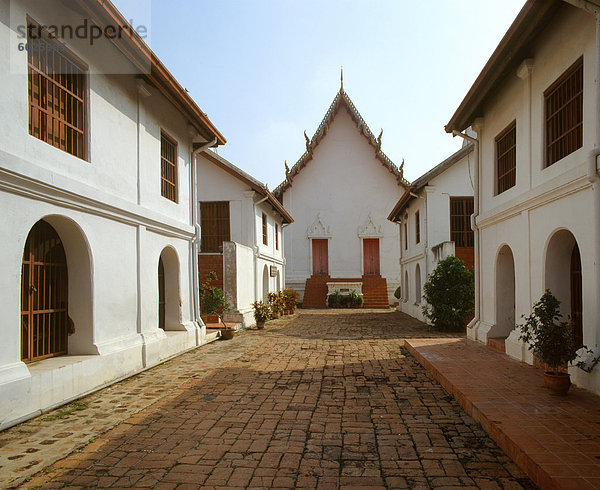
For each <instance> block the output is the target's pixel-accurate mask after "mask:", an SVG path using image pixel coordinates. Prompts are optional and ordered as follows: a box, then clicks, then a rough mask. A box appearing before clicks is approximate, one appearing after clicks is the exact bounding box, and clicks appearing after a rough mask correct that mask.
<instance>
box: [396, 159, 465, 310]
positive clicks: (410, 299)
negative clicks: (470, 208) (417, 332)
mask: <svg viewBox="0 0 600 490" xmlns="http://www.w3.org/2000/svg"><path fill="white" fill-rule="evenodd" d="M473 164H474V157H473V153H472V152H471V153H468V154H467V155H466V156H464V157H463V158H461V159H460V160H459V161H457V162H456V163H454V164H453V165H452V166H451V167H450V168H448V169H447V170H445V171H444V172H442V173H441V174H439V175H437V176H436V177H434V178H432V179H431V181H430V182H429V183H428V185H426V186H425V187H424V188H423V189H422V190H421V191H420V192H419V193H418V196H419V197H418V198H415V199H412V200H411V201H410V202H409V204H408V206H407V207H406V210H405V213H404V215H403V217H402V221H401V222H400V223H399V225H398V226H399V230H400V234H401V257H402V258H401V275H402V277H404V275H405V273H406V272H407V273H408V287H409V288H408V291H405V289H406V288H405V287H404V282H403V291H402V300H401V301H400V305H399V307H398V309H399V310H400V311H403V312H405V313H407V314H409V315H411V316H413V317H415V318H417V319H419V320H421V321H426V318H425V316H424V315H423V311H422V305H423V304H424V300H422V301H421V302H420V303H417V302H416V296H417V295H416V277H415V274H416V266H417V264H419V268H420V272H421V290H422V288H423V286H424V285H425V282H427V278H428V276H429V274H431V272H432V271H433V270H434V269H435V267H436V261H435V259H434V256H433V253H432V251H431V249H432V247H435V246H436V245H438V244H440V243H442V242H447V241H450V197H466V196H472V195H473V187H472V183H471V182H472V181H471V175H472V174H473V171H474V168H473ZM417 211H419V215H420V220H421V241H420V243H418V244H417V243H416V222H415V214H416V212H417ZM405 222H406V223H407V231H408V249H405V248H404V240H405V237H404V231H403V230H404V223H405Z"/></svg>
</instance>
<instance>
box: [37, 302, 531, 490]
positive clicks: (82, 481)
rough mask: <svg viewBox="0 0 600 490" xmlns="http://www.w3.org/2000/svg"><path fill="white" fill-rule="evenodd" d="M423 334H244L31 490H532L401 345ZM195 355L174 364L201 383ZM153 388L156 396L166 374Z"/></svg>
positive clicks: (279, 330) (355, 323)
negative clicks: (209, 364) (232, 349)
mask: <svg viewBox="0 0 600 490" xmlns="http://www.w3.org/2000/svg"><path fill="white" fill-rule="evenodd" d="M427 335H429V336H431V337H435V336H436V335H437V334H436V333H435V332H430V331H428V330H427V328H426V327H425V326H423V324H420V323H419V322H416V321H415V320H413V319H411V318H410V317H407V316H406V315H403V314H402V313H399V312H391V311H390V312H385V313H382V312H377V313H375V312H370V311H364V310H363V311H360V312H356V311H336V312H334V313H333V312H322V311H318V312H311V311H303V312H302V314H301V315H300V316H299V317H297V318H295V319H294V320H293V321H291V322H290V323H289V324H287V325H280V326H274V327H268V328H267V329H266V330H264V331H259V332H253V333H252V334H244V335H241V336H240V337H238V339H237V340H234V341H233V342H239V344H241V345H240V349H242V350H243V352H242V353H241V355H239V356H237V357H236V358H235V359H230V360H228V361H227V362H226V363H222V364H220V365H219V366H216V367H215V368H210V369H209V372H207V373H206V374H204V375H202V376H200V377H197V378H196V377H194V378H192V379H189V380H187V382H185V383H179V384H178V385H177V386H175V387H174V388H173V389H172V390H171V391H170V393H168V394H167V395H166V396H162V397H161V398H160V399H158V400H157V401H156V403H154V404H152V405H149V406H147V407H146V408H143V409H141V410H139V411H137V412H136V413H135V414H132V415H131V416H129V417H128V418H127V419H126V420H125V421H123V422H122V423H120V424H119V425H116V426H115V427H113V428H112V429H111V430H109V431H107V432H105V433H103V434H100V435H99V436H97V437H95V440H94V441H93V442H91V443H89V444H88V445H87V446H85V447H83V448H80V449H79V450H77V451H76V452H74V453H72V454H71V455H70V456H68V457H67V458H65V459H62V460H61V461H57V462H56V463H55V464H53V465H52V466H50V467H48V468H46V469H45V470H44V471H43V472H41V473H38V474H37V475H35V476H34V477H33V478H32V479H31V481H30V482H28V483H27V485H29V486H35V487H36V488H42V487H43V488H59V487H68V488H86V487H121V488H123V487H136V488H199V487H202V488H367V487H369V488H433V487H445V488H451V487H461V488H465V487H466V488H534V485H533V483H532V482H531V481H530V480H529V479H528V478H527V477H526V476H525V474H524V473H523V472H522V471H521V470H520V469H519V468H518V466H517V465H515V464H514V463H513V462H512V461H511V460H510V459H509V458H508V457H507V456H506V454H505V453H504V452H503V451H502V450H501V449H500V448H499V447H498V446H497V445H496V444H495V443H494V442H493V441H492V440H491V439H490V438H489V437H488V436H487V435H486V433H485V431H484V430H483V429H482V427H481V426H480V425H479V424H477V423H476V422H475V420H473V418H471V417H470V416H469V415H467V414H466V413H465V412H464V411H463V410H462V409H461V408H460V406H459V405H458V403H457V402H456V401H455V400H454V399H453V398H452V397H451V396H449V395H448V393H447V392H446V391H445V390H444V389H443V388H442V386H441V385H440V384H439V383H438V382H437V381H435V379H434V378H433V377H432V376H431V375H430V374H429V373H428V372H427V371H426V370H425V369H423V368H422V367H421V366H420V365H419V363H418V362H417V361H416V360H415V359H414V358H413V357H411V356H410V355H408V354H407V352H406V350H405V348H404V339H405V338H407V337H415V336H427ZM230 342H232V341H230ZM230 342H226V343H225V342H224V343H221V345H223V347H220V346H219V347H220V348H222V349H223V350H222V351H221V352H222V353H224V352H226V349H225V348H226V347H227V348H228V346H230V345H234V344H231V343H230ZM196 357H198V358H200V359H201V358H203V357H205V350H204V349H199V350H196V351H194V352H193V353H190V354H187V355H185V356H181V357H179V358H177V359H175V360H173V361H171V362H172V363H173V364H175V365H176V369H177V370H178V371H179V373H180V374H181V375H186V374H187V375H188V376H196V369H197V367H196V366H202V363H201V361H200V360H196ZM169 372H170V371H169V370H168V369H165V370H164V371H163V374H166V373H169ZM146 381H151V383H150V384H151V385H152V386H154V387H156V388H157V389H159V388H160V386H161V385H162V382H163V381H162V375H161V373H158V372H157V373H156V374H155V375H152V374H151V375H150V377H149V378H147V379H146ZM123 389H124V392H123V394H124V393H125V392H127V389H126V387H123ZM135 391H137V393H136V395H137V396H143V394H145V393H146V392H145V389H139V390H135Z"/></svg>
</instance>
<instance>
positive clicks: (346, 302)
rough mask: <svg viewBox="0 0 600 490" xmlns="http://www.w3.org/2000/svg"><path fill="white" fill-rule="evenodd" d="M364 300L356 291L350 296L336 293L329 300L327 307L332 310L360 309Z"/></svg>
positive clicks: (351, 292)
mask: <svg viewBox="0 0 600 490" xmlns="http://www.w3.org/2000/svg"><path fill="white" fill-rule="evenodd" d="M362 304H363V298H362V296H361V295H360V294H358V293H357V292H356V291H355V290H354V289H353V290H352V291H350V293H349V294H342V293H340V292H339V291H334V292H333V293H331V294H330V295H329V297H328V298H327V306H329V307H330V308H360V307H361V306H362Z"/></svg>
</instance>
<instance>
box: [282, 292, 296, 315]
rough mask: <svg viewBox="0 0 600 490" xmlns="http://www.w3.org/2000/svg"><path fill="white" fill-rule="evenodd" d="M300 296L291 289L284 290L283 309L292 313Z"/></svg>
mask: <svg viewBox="0 0 600 490" xmlns="http://www.w3.org/2000/svg"><path fill="white" fill-rule="evenodd" d="M299 297H300V295H299V294H298V293H297V292H296V291H295V290H294V289H292V288H286V289H284V290H283V304H284V309H285V310H287V311H289V312H293V311H294V310H295V309H296V304H297V303H298V298H299Z"/></svg>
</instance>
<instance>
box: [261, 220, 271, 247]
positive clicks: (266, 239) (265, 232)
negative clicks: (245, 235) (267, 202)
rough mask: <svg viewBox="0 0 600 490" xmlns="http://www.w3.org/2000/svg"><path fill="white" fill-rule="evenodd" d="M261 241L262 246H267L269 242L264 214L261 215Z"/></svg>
mask: <svg viewBox="0 0 600 490" xmlns="http://www.w3.org/2000/svg"><path fill="white" fill-rule="evenodd" d="M262 239H263V245H268V244H269V240H268V238H267V215H266V214H265V213H263V214H262Z"/></svg>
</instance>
